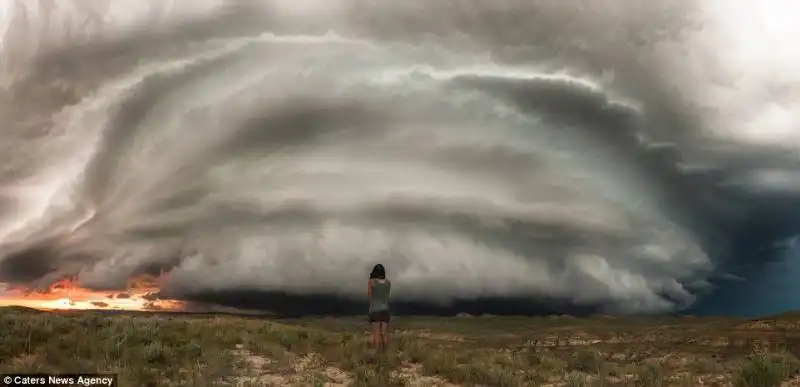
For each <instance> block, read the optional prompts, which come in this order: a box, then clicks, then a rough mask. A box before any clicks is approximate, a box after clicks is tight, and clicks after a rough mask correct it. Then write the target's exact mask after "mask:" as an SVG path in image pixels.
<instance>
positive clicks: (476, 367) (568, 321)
mask: <svg viewBox="0 0 800 387" xmlns="http://www.w3.org/2000/svg"><path fill="white" fill-rule="evenodd" d="M0 328H1V330H0V332H1V333H0V334H2V342H0V373H10V372H113V373H117V374H118V375H119V377H120V386H177V385H186V386H211V385H238V386H265V385H266V386H268V385H275V386H286V385H298V386H370V387H372V386H376V387H380V386H461V385H464V386H473V385H482V386H666V385H675V386H699V385H704V386H706V385H714V386H737V387H761V386H780V385H800V377H798V376H796V375H797V374H798V371H800V361H798V360H797V357H796V356H795V354H800V315H784V316H778V317H775V318H770V319H761V320H737V319H721V318H713V319H712V318H691V317H684V318H671V319H670V318H659V319H646V318H637V319H634V318H625V319H623V318H612V317H602V316H601V317H594V318H590V319H577V318H571V317H568V316H561V317H542V318H522V317H469V316H467V317H453V318H422V317H415V318H398V319H397V321H396V324H395V326H394V330H395V332H394V336H393V339H394V340H393V342H392V343H391V351H390V352H389V353H388V354H386V355H379V356H376V355H375V354H373V353H371V351H370V350H369V348H368V340H369V337H368V334H367V331H366V324H365V320H364V319H363V318H360V319H356V318H314V319H303V320H283V319H269V318H264V317H252V316H251V317H241V316H224V315H217V316H211V315H169V314H150V315H148V314H137V315H131V314H116V315H109V314H103V313H99V312H63V313H49V312H38V311H31V310H26V309H21V308H3V309H0Z"/></svg>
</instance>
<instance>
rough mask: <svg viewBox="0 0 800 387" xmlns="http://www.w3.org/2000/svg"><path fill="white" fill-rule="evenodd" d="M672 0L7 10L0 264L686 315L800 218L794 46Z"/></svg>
mask: <svg viewBox="0 0 800 387" xmlns="http://www.w3.org/2000/svg"><path fill="white" fill-rule="evenodd" d="M673 3H674V2H668V1H653V2H647V3H646V4H645V3H642V2H635V1H614V2H610V1H609V2H592V4H591V5H590V4H589V3H587V2H577V1H576V2H563V1H544V0H542V1H533V2H531V1H513V0H508V1H492V2H484V1H456V0H448V1H435V2H434V1H421V0H415V1H404V2H390V1H356V0H353V1H345V0H341V1H325V2H322V1H310V0H309V1H277V0H276V1H266V2H222V1H220V2H210V1H209V2H200V1H192V2H191V6H190V5H189V2H188V1H173V2H152V3H150V2H142V1H114V2H110V1H106V2H103V1H96V2H91V3H89V2H78V1H73V2H69V1H58V2H55V1H38V2H35V1H30V2H29V1H25V2H23V1H17V2H8V3H6V6H5V9H4V10H3V12H4V17H3V22H2V29H0V31H2V32H3V38H2V51H3V59H2V62H0V67H2V68H1V69H0V70H2V74H0V81H2V83H3V85H4V87H5V88H4V89H3V90H2V92H1V93H0V98H2V100H0V101H2V102H0V113H2V114H1V115H0V117H2V122H3V127H2V131H3V132H2V139H0V162H1V163H2V165H3V166H4V167H3V169H2V170H0V192H1V193H2V194H1V195H2V196H0V213H2V217H0V281H5V282H10V283H16V284H30V285H34V286H46V285H48V284H50V283H52V282H53V281H55V280H57V279H59V278H62V277H64V276H68V275H77V276H78V278H79V280H80V281H81V282H82V283H83V284H84V285H86V286H90V287H97V288H104V289H105V288H114V287H122V286H123V285H124V284H125V283H126V281H127V280H128V279H129V278H130V277H132V276H134V275H137V274H140V273H144V272H158V271H169V272H170V277H169V284H168V289H164V291H165V292H168V293H169V294H171V295H174V296H176V297H180V298H192V297H198V295H205V296H204V297H210V298H215V297H216V298H222V299H224V298H225V297H223V296H222V295H224V294H237V293H241V292H254V291H255V292H267V293H273V294H283V295H286V296H287V297H291V296H304V295H307V296H314V297H317V296H320V295H321V296H323V297H332V298H336V299H342V300H346V299H358V298H360V297H363V294H362V293H363V292H364V283H363V280H364V278H365V275H366V274H367V273H368V271H369V269H370V268H371V266H372V265H374V264H376V263H384V264H385V265H386V266H387V268H388V270H389V274H390V276H391V278H392V279H393V282H394V284H395V287H394V289H395V290H394V292H395V294H396V297H397V298H398V299H400V300H403V301H407V302H426V303H432V304H435V305H447V304H448V303H450V302H455V301H470V300H480V299H489V298H491V299H506V300H512V299H513V300H515V301H514V302H516V303H523V304H529V305H544V304H548V305H551V304H552V305H565V306H564V308H571V307H592V308H594V307H596V308H600V309H603V310H605V311H610V312H636V313H646V312H665V311H673V310H680V309H682V308H686V307H688V306H690V305H691V304H692V303H693V302H694V301H695V299H696V297H697V296H698V295H699V294H702V293H703V292H704V291H706V290H707V289H708V281H709V279H712V278H714V277H716V276H722V275H724V274H725V273H726V267H727V266H729V265H732V264H734V263H735V261H736V259H737V258H736V257H735V256H734V255H733V254H732V253H731V252H732V251H735V250H736V249H737V248H739V247H741V245H742V244H741V241H742V237H743V235H747V236H748V238H750V240H751V242H752V244H753V245H757V246H765V245H770V244H773V243H776V242H779V241H782V240H785V239H787V238H790V237H792V236H794V235H795V234H796V232H797V229H798V228H800V227H798V226H800V225H798V224H797V221H796V220H795V219H798V216H797V215H798V214H797V212H798V210H797V208H796V207H797V206H796V205H794V204H793V203H794V202H795V201H796V200H795V199H796V198H797V196H798V194H799V193H800V190H798V187H800V185H798V181H800V180H798V176H800V175H798V166H800V164H798V161H800V159H798V157H797V154H798V153H797V150H798V147H800V146H798V144H800V143H798V142H797V140H798V139H800V137H798V133H800V132H798V131H797V123H798V122H800V121H798V113H797V112H798V111H800V105H798V104H800V99H798V95H800V94H798V90H800V83H799V82H798V81H800V79H797V78H796V74H794V73H793V72H791V71H788V69H790V68H796V67H791V66H794V65H797V64H798V59H799V58H800V55H796V54H797V53H796V52H793V51H792V49H791V48H789V46H788V45H787V47H786V49H785V50H784V51H782V52H784V53H785V55H783V56H779V55H778V54H777V53H771V52H759V51H757V49H756V48H754V47H755V46H752V45H748V44H750V43H749V40H746V39H745V38H743V36H747V35H745V34H742V35H736V34H734V31H735V29H732V27H731V23H734V24H735V22H734V21H732V20H738V19H736V15H737V14H736V12H735V11H734V10H729V9H728V8H726V7H723V6H721V5H718V4H717V2H713V1H712V2H702V3H701V2H684V3H681V4H680V5H676V4H673ZM753 3H755V2H753ZM777 3H778V2H776V4H777ZM201 5H202V6H201ZM747 6H748V5H747V4H745V3H744V2H743V3H741V4H737V5H731V7H733V8H737V7H739V8H746V7H747ZM775 7H776V8H777V7H778V5H776V6H775ZM786 7H789V8H784V9H783V12H784V13H785V12H789V13H791V12H796V11H797V10H796V9H791V8H790V5H786ZM795 8H796V7H795ZM776 14H780V13H776ZM764 17H775V16H774V15H772V14H769V15H766V16H764ZM754 24H757V23H753V25H741V26H738V27H740V28H742V29H745V28H750V34H751V35H752V34H756V33H761V34H763V35H764V37H765V38H764V39H767V40H765V41H769V42H770V44H774V45H779V44H782V41H779V40H778V39H777V38H774V39H773V40H768V39H772V38H770V37H774V36H778V35H779V34H780V33H781V32H780V31H779V32H774V31H772V30H764V29H758V26H754ZM786 28H788V27H786ZM771 31H772V32H771ZM770 33H771V34H773V35H774V36H773V35H770ZM787 44H788V42H787ZM748 50H749V51H748ZM747 53H749V55H750V56H748V55H746V54H747ZM770 55H773V56H774V58H771V57H770ZM751 56H760V60H746V59H747V58H751ZM792 77H794V78H792ZM754 127H756V128H757V129H754ZM753 229H757V230H759V231H758V232H751V231H749V230H753ZM745 230H748V231H745ZM215 295H216V296H215ZM567 305H569V307H567ZM264 307H269V305H264ZM548 308H549V307H548ZM312 309H313V308H312ZM555 309H558V308H557V307H556V308H555Z"/></svg>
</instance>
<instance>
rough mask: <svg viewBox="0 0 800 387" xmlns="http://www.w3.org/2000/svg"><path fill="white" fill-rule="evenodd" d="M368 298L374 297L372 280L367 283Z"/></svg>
mask: <svg viewBox="0 0 800 387" xmlns="http://www.w3.org/2000/svg"><path fill="white" fill-rule="evenodd" d="M367 296H369V297H372V280H369V282H368V283H367Z"/></svg>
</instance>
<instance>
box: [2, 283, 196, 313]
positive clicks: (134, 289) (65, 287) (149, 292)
mask: <svg viewBox="0 0 800 387" xmlns="http://www.w3.org/2000/svg"><path fill="white" fill-rule="evenodd" d="M162 279H163V277H153V276H140V277H136V278H134V279H133V280H131V281H129V282H128V286H127V289H126V290H124V291H107V290H103V291H98V290H90V289H86V288H83V287H81V286H78V285H77V282H76V280H75V279H74V278H67V279H63V280H61V281H58V282H56V283H55V284H53V285H52V286H50V287H49V288H48V289H46V290H37V291H32V290H28V289H23V288H18V287H10V286H6V288H5V290H4V291H0V307H3V306H24V307H28V308H34V309H39V310H65V309H73V310H92V309H93V310H129V311H164V312H179V311H183V310H185V309H186V304H185V303H184V302H183V301H178V300H169V299H160V298H158V297H157V295H158V294H159V292H160V289H159V283H160V282H161V280H162ZM1 287H2V284H0V288H1Z"/></svg>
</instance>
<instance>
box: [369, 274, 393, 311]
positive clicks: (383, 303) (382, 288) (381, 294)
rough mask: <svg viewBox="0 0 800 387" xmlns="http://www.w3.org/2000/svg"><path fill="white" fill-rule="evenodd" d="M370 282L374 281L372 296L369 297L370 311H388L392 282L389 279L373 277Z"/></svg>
mask: <svg viewBox="0 0 800 387" xmlns="http://www.w3.org/2000/svg"><path fill="white" fill-rule="evenodd" d="M370 282H372V297H370V299H369V312H370V313H372V312H383V311H388V310H389V294H390V293H391V290H392V283H391V282H389V280H387V279H385V280H380V279H371V280H370Z"/></svg>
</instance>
